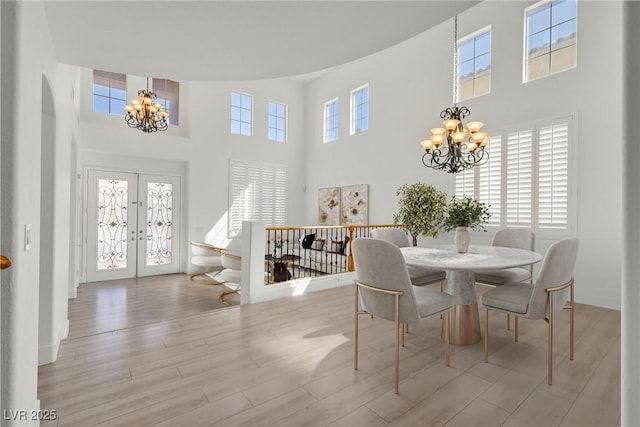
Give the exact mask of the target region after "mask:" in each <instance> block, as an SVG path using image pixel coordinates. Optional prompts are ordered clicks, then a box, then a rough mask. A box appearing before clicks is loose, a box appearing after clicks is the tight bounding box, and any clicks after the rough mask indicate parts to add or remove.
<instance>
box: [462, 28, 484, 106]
mask: <svg viewBox="0 0 640 427" xmlns="http://www.w3.org/2000/svg"><path fill="white" fill-rule="evenodd" d="M489 92H491V27H488V28H483V29H482V30H480V31H478V32H476V33H474V34H471V35H469V36H467V37H465V38H464V39H462V40H460V41H458V94H457V97H458V101H463V100H465V99H469V98H473V97H476V96H480V95H485V94H487V93H489Z"/></svg>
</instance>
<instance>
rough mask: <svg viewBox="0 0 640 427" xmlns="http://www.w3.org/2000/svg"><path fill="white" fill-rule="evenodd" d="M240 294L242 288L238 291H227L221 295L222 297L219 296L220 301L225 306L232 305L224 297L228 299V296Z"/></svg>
mask: <svg viewBox="0 0 640 427" xmlns="http://www.w3.org/2000/svg"><path fill="white" fill-rule="evenodd" d="M239 292H240V288H238V289H233V290H230V291H225V292H223V293H221V294H220V296H218V300H220V302H221V303H223V304H224V305H231V303H230V302H227V301H225V300H224V297H226V296H227V295H231V294H237V293H239Z"/></svg>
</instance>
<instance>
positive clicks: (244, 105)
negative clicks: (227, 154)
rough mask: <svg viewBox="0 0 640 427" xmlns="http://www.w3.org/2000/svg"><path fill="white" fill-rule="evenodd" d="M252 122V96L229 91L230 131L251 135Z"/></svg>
mask: <svg viewBox="0 0 640 427" xmlns="http://www.w3.org/2000/svg"><path fill="white" fill-rule="evenodd" d="M252 122H253V97H252V96H251V95H247V94H244V93H240V92H231V133H233V134H236V135H245V136H251V135H252V134H253V125H252Z"/></svg>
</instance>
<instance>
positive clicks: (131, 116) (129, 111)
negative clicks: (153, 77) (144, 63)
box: [124, 77, 169, 133]
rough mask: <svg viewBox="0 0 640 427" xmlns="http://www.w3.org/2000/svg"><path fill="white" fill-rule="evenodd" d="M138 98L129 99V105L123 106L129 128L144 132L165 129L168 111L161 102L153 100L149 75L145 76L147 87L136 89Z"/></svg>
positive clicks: (167, 122) (154, 95) (167, 121)
mask: <svg viewBox="0 0 640 427" xmlns="http://www.w3.org/2000/svg"><path fill="white" fill-rule="evenodd" d="M138 96H139V97H140V99H139V100H138V99H134V100H133V101H131V105H129V104H127V105H126V106H125V107H124V110H125V112H126V114H125V116H124V119H125V121H126V122H127V125H129V127H130V128H134V129H139V130H141V131H142V132H145V133H151V132H157V131H164V130H167V128H168V127H169V112H167V111H165V110H164V109H163V107H162V104H160V103H158V102H155V101H156V98H157V95H156V94H155V92H151V91H150V90H149V77H147V89H146V90H145V89H141V90H139V91H138Z"/></svg>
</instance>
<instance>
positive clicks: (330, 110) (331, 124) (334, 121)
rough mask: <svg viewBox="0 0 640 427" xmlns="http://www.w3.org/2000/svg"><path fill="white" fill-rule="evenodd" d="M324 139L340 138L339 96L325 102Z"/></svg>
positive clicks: (326, 140)
mask: <svg viewBox="0 0 640 427" xmlns="http://www.w3.org/2000/svg"><path fill="white" fill-rule="evenodd" d="M323 122H324V131H323V133H324V139H323V142H331V141H335V140H336V139H338V98H336V99H333V100H331V101H329V102H326V103H325V104H324V120H323Z"/></svg>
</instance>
